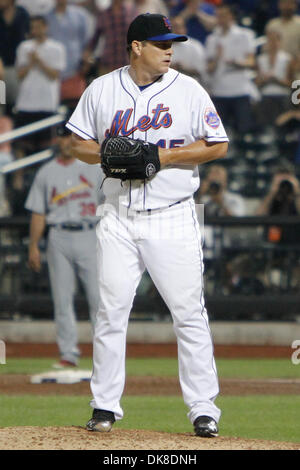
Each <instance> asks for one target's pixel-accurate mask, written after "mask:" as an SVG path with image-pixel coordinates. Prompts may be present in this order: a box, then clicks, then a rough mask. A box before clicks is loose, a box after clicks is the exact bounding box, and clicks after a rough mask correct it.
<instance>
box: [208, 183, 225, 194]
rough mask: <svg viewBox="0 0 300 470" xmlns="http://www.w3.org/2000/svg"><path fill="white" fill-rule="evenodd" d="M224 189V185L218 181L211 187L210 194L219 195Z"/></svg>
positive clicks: (211, 184)
mask: <svg viewBox="0 0 300 470" xmlns="http://www.w3.org/2000/svg"><path fill="white" fill-rule="evenodd" d="M221 188H222V185H221V184H220V183H218V182H217V181H212V182H211V183H210V185H209V192H210V193H211V194H218V193H219V192H220V190H221Z"/></svg>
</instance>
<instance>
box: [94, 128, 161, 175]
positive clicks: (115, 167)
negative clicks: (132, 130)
mask: <svg viewBox="0 0 300 470" xmlns="http://www.w3.org/2000/svg"><path fill="white" fill-rule="evenodd" d="M100 155H101V166H102V169H103V171H104V173H105V175H106V176H107V177H109V178H117V179H121V180H123V181H125V180H131V179H146V178H150V176H153V175H155V173H157V172H158V171H159V170H160V167H161V165H160V159H159V154H158V147H157V146H156V145H154V144H151V143H149V142H144V141H142V140H136V139H130V138H129V137H121V136H111V137H107V138H106V139H105V140H104V141H103V143H102V145H101V151H100Z"/></svg>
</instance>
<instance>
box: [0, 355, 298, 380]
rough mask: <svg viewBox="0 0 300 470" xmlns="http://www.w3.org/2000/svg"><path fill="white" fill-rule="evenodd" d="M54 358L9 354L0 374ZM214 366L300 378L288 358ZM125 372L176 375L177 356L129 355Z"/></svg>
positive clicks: (84, 363)
mask: <svg viewBox="0 0 300 470" xmlns="http://www.w3.org/2000/svg"><path fill="white" fill-rule="evenodd" d="M54 362H55V359H49V358H43V359H35V358H32V359H30V358H26V359H16V358H12V359H10V358H8V359H7V363H6V364H2V365H0V374H38V373H41V372H45V371H48V370H51V368H52V364H53V363H54ZM216 362H217V368H218V373H219V376H220V378H242V379H245V378H256V379H259V378H300V365H299V366H296V365H294V364H292V362H291V361H290V360H289V359H218V360H217V361H216ZM79 367H80V368H82V369H91V368H92V360H91V359H90V358H83V359H81V361H80V364H79ZM126 369H127V374H128V375H150V376H158V375H159V376H165V377H173V376H177V374H178V370H177V359H168V358H155V359H151V358H150V359H132V358H128V359H127V362H126Z"/></svg>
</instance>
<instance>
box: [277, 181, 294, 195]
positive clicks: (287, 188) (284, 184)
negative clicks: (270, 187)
mask: <svg viewBox="0 0 300 470" xmlns="http://www.w3.org/2000/svg"><path fill="white" fill-rule="evenodd" d="M293 193H294V186H293V184H292V183H291V182H290V181H289V180H283V181H281V183H280V185H279V188H278V194H280V195H282V196H289V195H291V194H293Z"/></svg>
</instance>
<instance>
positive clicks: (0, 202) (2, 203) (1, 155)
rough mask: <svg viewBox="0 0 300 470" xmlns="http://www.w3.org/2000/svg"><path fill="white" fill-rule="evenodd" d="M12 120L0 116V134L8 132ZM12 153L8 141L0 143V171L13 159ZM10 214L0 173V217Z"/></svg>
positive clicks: (3, 180)
mask: <svg viewBox="0 0 300 470" xmlns="http://www.w3.org/2000/svg"><path fill="white" fill-rule="evenodd" d="M12 128H13V122H12V120H11V119H10V118H9V117H8V116H0V135H1V134H5V133H6V132H10V131H11V130H12ZM13 159H14V158H13V153H12V148H11V143H10V142H4V143H3V144H0V171H1V168H2V167H3V166H4V165H6V164H7V163H11V162H12V161H13ZM7 215H10V206H9V203H8V198H7V188H6V178H5V175H3V174H1V173H0V217H5V216H7Z"/></svg>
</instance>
